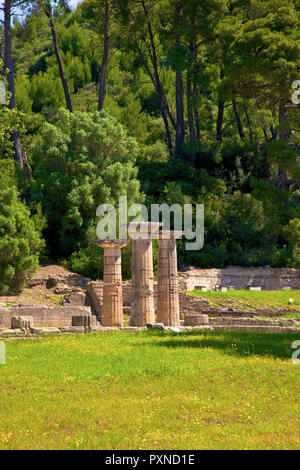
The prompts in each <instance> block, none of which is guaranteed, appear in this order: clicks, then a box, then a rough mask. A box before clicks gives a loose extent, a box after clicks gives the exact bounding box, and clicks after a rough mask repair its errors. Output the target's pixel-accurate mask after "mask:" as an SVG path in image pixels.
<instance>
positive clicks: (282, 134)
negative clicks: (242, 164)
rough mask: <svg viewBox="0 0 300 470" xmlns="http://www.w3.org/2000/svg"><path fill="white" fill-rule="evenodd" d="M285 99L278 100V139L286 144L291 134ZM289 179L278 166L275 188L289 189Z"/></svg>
mask: <svg viewBox="0 0 300 470" xmlns="http://www.w3.org/2000/svg"><path fill="white" fill-rule="evenodd" d="M286 105H287V103H286V100H285V99H284V98H280V100H279V139H281V140H284V141H285V143H286V144H287V145H288V141H289V138H290V136H291V128H290V125H289V122H288V118H287V110H286ZM289 186H290V181H289V180H288V177H287V172H286V170H285V169H281V168H279V170H278V182H277V189H289Z"/></svg>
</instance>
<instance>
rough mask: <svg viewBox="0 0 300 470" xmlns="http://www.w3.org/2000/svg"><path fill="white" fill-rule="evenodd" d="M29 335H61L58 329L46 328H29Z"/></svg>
mask: <svg viewBox="0 0 300 470" xmlns="http://www.w3.org/2000/svg"><path fill="white" fill-rule="evenodd" d="M30 333H31V334H32V335H38V336H44V335H45V336H57V335H60V334H61V331H60V329H59V328H54V327H48V328H30Z"/></svg>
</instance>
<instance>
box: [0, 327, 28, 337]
mask: <svg viewBox="0 0 300 470" xmlns="http://www.w3.org/2000/svg"><path fill="white" fill-rule="evenodd" d="M25 335H26V332H25V331H24V330H21V329H18V328H14V329H12V328H7V329H5V330H1V332H0V338H21V337H24V336H25Z"/></svg>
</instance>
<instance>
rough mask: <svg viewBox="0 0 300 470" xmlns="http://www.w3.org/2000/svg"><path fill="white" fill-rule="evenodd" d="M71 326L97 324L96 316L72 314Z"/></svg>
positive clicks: (89, 326)
mask: <svg viewBox="0 0 300 470" xmlns="http://www.w3.org/2000/svg"><path fill="white" fill-rule="evenodd" d="M72 326H84V327H85V328H91V327H92V326H97V318H96V316H95V315H74V316H73V317H72Z"/></svg>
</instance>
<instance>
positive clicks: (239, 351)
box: [144, 330, 300, 359]
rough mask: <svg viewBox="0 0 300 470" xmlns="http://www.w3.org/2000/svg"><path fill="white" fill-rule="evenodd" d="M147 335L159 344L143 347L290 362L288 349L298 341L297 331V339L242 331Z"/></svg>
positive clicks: (294, 336) (280, 334) (289, 335)
mask: <svg viewBox="0 0 300 470" xmlns="http://www.w3.org/2000/svg"><path fill="white" fill-rule="evenodd" d="M150 335H151V336H159V337H160V338H161V340H160V341H157V342H150V341H147V343H144V344H147V345H151V346H156V347H164V348H196V349H197V348H199V349H203V348H211V349H219V350H222V351H223V352H224V353H225V354H229V355H231V356H239V357H248V356H252V355H255V356H256V355H258V356H269V357H270V356H271V357H275V358H280V359H290V358H291V356H292V353H293V351H294V350H293V349H292V348H291V345H292V343H293V342H294V341H296V340H300V330H299V335H297V334H283V333H259V332H251V333H248V332H243V331H226V332H224V331H210V332H208V331H204V332H185V333H183V334H180V335H178V334H174V333H166V332H151V333H150Z"/></svg>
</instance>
